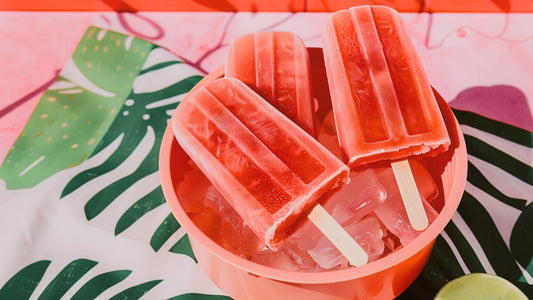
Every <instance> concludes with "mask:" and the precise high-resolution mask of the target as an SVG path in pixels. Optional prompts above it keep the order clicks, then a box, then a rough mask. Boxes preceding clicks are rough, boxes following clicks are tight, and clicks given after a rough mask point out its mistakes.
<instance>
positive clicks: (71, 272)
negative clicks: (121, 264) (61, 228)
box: [0, 259, 162, 300]
mask: <svg viewBox="0 0 533 300" xmlns="http://www.w3.org/2000/svg"><path fill="white" fill-rule="evenodd" d="M50 263H51V261H49V260H41V261H37V262H35V263H32V264H30V265H28V266H26V267H24V268H23V269H22V270H20V271H19V272H17V273H16V274H15V275H13V276H12V277H11V278H10V279H9V280H8V281H7V282H6V283H5V284H4V285H3V286H2V287H1V288H0V299H18V300H23V299H30V297H31V298H33V299H35V298H37V299H39V300H48V299H60V298H61V297H63V296H65V294H67V292H69V290H70V289H71V288H72V287H73V286H74V284H76V283H77V282H78V281H79V280H80V279H82V278H85V279H86V282H85V283H84V284H83V285H82V286H81V287H80V288H78V289H77V290H76V291H75V292H74V294H73V295H72V296H71V297H70V299H77V300H82V299H95V298H96V297H97V296H99V295H100V294H102V293H103V292H105V291H106V290H108V289H109V288H111V287H113V286H115V285H117V284H120V282H122V281H123V280H124V279H126V278H127V277H128V276H129V275H130V274H131V273H132V271H130V270H115V271H109V272H105V273H101V274H98V275H94V274H88V273H89V272H90V271H91V269H92V268H93V267H94V266H96V265H97V264H98V263H97V262H95V261H92V260H89V259H77V260H74V261H72V262H70V263H69V264H68V265H66V266H65V267H64V268H63V269H62V270H61V271H60V272H59V273H58V274H57V275H55V277H54V278H53V279H52V280H51V281H50V282H48V283H46V282H45V283H42V278H43V276H44V275H45V273H46V271H47V269H48V267H49V265H50ZM91 276H92V277H91ZM87 279H88V280H87ZM161 281H162V280H151V281H147V282H144V283H141V284H138V285H135V286H130V287H127V288H125V289H123V290H122V291H121V292H119V293H117V294H115V295H114V296H112V297H111V298H110V299H113V300H118V299H139V298H141V297H142V296H143V295H145V294H146V293H148V292H149V291H150V290H151V289H152V288H153V287H155V286H156V285H158V284H159V283H160V282H161ZM41 283H42V284H47V286H46V287H45V288H44V290H43V292H42V293H41V294H40V295H38V297H37V295H33V293H34V291H35V290H36V288H37V286H38V285H39V284H41Z"/></svg>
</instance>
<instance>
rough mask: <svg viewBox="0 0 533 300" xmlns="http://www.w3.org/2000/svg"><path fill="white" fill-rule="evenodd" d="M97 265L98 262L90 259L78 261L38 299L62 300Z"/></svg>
mask: <svg viewBox="0 0 533 300" xmlns="http://www.w3.org/2000/svg"><path fill="white" fill-rule="evenodd" d="M97 264H98V263H97V262H95V261H92V260H88V259H77V260H75V261H73V262H71V263H70V264H68V265H67V266H66V267H64V268H63V270H61V272H59V274H57V276H56V277H55V278H54V279H53V280H52V281H51V282H50V283H49V284H48V286H47V287H46V289H45V290H44V291H43V293H42V294H41V295H40V296H39V298H38V299H39V300H47V299H50V300H52V299H60V298H61V297H63V296H64V295H65V293H66V292H67V291H68V289H70V288H71V287H72V286H73V285H74V284H75V283H76V282H77V281H78V280H79V279H80V278H81V277H82V276H83V275H85V274H86V273H87V272H89V270H90V269H92V268H93V267H94V266H96V265H97Z"/></svg>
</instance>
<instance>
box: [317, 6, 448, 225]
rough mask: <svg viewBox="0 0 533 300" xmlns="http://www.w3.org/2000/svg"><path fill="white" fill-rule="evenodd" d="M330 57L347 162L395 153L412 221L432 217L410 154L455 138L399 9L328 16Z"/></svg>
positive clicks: (431, 151)
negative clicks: (413, 170) (451, 134)
mask: <svg viewBox="0 0 533 300" xmlns="http://www.w3.org/2000/svg"><path fill="white" fill-rule="evenodd" d="M324 58H325V63H326V70H327V74H328V81H329V87H330V92H331V96H332V106H333V112H334V116H335V122H336V128H337V133H338V137H339V142H340V144H341V148H342V152H343V155H344V157H345V158H346V160H347V161H348V165H349V166H351V167H353V166H357V165H361V164H367V163H373V162H377V161H382V160H390V161H392V163H391V165H392V167H393V170H394V173H395V175H396V180H397V183H398V187H399V188H400V191H401V194H402V198H403V201H404V203H405V208H406V210H407V214H408V215H409V220H410V222H411V225H412V226H413V227H414V228H415V229H416V230H423V229H425V228H426V227H427V225H428V220H427V216H426V215H425V212H424V210H423V206H422V202H421V199H420V196H419V193H418V191H417V189H416V185H415V184H414V180H413V176H412V174H411V172H410V167H409V163H408V161H407V159H408V157H409V156H412V155H420V154H425V155H436V154H438V153H440V152H442V151H445V150H446V149H447V148H448V146H449V145H450V138H449V136H448V132H447V130H446V126H445V123H444V120H443V118H442V115H441V113H440V110H439V107H438V105H437V102H436V100H435V97H434V95H433V92H432V89H431V86H430V84H429V82H428V80H427V78H426V76H425V73H424V70H423V68H422V64H421V62H420V60H419V58H418V55H417V53H416V51H415V48H414V46H413V44H412V43H411V41H410V40H409V37H408V36H407V33H406V31H405V29H404V27H403V23H402V20H401V18H400V16H399V14H398V13H397V12H396V11H395V10H393V9H391V8H388V7H385V6H368V5H366V6H357V7H352V8H350V9H348V10H342V11H339V12H336V13H334V14H333V15H332V16H331V17H330V18H329V19H328V21H327V23H326V29H325V33H324Z"/></svg>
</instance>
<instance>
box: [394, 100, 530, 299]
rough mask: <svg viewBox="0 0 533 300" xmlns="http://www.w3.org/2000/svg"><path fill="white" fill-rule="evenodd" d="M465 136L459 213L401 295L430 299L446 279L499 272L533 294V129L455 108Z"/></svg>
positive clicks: (403, 296) (404, 297) (408, 297)
mask: <svg viewBox="0 0 533 300" xmlns="http://www.w3.org/2000/svg"><path fill="white" fill-rule="evenodd" d="M454 113H455V115H456V117H457V119H458V120H459V123H460V124H461V128H462V130H463V133H464V135H465V141H466V145H467V152H468V155H469V157H468V159H469V164H468V177H467V185H466V189H465V193H464V195H463V198H462V200H461V203H460V205H459V207H458V210H457V213H456V214H455V215H454V217H453V218H452V221H451V222H450V223H449V224H448V226H447V227H446V228H445V230H444V232H443V233H442V234H441V235H440V236H439V237H438V238H437V241H436V243H435V248H434V250H433V252H432V255H431V257H430V259H429V261H428V264H427V265H426V266H425V268H424V270H423V271H422V273H421V275H420V276H419V277H418V278H417V280H416V281H415V282H414V284H413V285H411V286H410V287H409V288H408V289H407V291H406V292H405V293H403V294H402V295H401V296H400V297H399V299H430V298H433V297H434V296H435V294H436V293H437V291H438V290H439V289H440V288H441V287H442V286H443V285H444V284H446V283H447V282H448V281H450V280H452V279H454V278H457V277H459V276H461V275H464V274H467V273H474V272H484V273H489V274H496V275H499V276H501V277H504V278H506V279H507V280H509V281H511V282H512V283H513V284H515V285H516V286H518V287H519V288H520V289H521V290H522V291H523V292H524V293H525V294H526V295H528V296H529V297H530V298H531V297H533V239H532V238H531V237H532V236H533V208H532V204H531V203H532V200H533V198H532V197H531V193H532V192H533V133H531V132H529V131H527V130H523V129H520V128H517V127H514V126H511V125H508V124H505V123H501V122H497V121H494V120H491V119H488V118H485V117H482V116H480V115H477V114H474V113H471V112H466V111H460V110H454Z"/></svg>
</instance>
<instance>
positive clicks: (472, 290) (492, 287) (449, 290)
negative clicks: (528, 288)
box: [435, 273, 528, 300]
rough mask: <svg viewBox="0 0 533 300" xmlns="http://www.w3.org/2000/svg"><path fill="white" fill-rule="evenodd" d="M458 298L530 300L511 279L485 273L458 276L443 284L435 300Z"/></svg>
mask: <svg viewBox="0 0 533 300" xmlns="http://www.w3.org/2000/svg"><path fill="white" fill-rule="evenodd" d="M456 299H506V300H515V299H516V300H528V298H527V297H526V295H524V293H523V292H522V291H521V290H520V289H518V288H517V287H516V286H515V285H513V284H512V283H510V282H509V281H507V280H505V279H503V278H501V277H499V276H495V275H489V274H484V273H472V274H468V275H465V276H461V277H459V278H456V279H454V280H452V281H450V282H448V283H447V284H446V285H445V286H443V287H442V288H441V289H440V291H439V292H438V293H437V295H436V296H435V300H456Z"/></svg>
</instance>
